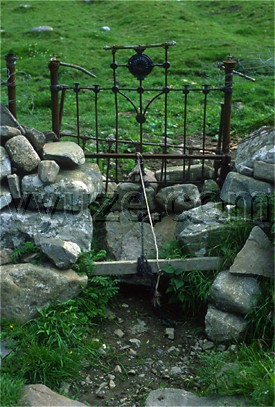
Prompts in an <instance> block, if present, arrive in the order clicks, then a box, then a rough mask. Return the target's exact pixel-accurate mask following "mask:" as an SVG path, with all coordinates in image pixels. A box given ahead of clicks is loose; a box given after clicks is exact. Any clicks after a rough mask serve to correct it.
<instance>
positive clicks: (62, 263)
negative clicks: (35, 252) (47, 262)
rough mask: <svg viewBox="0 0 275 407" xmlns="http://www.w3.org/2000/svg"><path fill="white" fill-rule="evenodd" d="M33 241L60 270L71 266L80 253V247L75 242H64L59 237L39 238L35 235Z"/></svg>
mask: <svg viewBox="0 0 275 407" xmlns="http://www.w3.org/2000/svg"><path fill="white" fill-rule="evenodd" d="M35 243H36V244H37V245H38V246H39V247H40V249H41V250H42V252H43V253H44V254H45V255H46V256H47V257H48V258H49V259H51V260H52V261H53V262H54V264H55V265H56V267H58V268H59V269H62V270H66V269H69V268H70V267H72V266H73V265H74V263H75V262H76V261H77V259H78V257H79V256H80V253H81V249H80V247H79V246H78V245H77V244H76V243H73V242H68V241H67V242H66V241H64V240H61V239H59V238H55V239H53V238H42V239H41V238H39V236H38V237H35Z"/></svg>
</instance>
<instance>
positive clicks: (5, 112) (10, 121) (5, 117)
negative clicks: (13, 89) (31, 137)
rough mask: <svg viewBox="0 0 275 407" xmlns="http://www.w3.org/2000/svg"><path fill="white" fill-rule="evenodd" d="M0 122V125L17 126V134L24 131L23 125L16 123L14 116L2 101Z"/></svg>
mask: <svg viewBox="0 0 275 407" xmlns="http://www.w3.org/2000/svg"><path fill="white" fill-rule="evenodd" d="M0 124H1V126H9V127H15V128H17V129H18V130H19V134H23V135H24V133H25V131H24V129H23V127H22V126H21V125H20V124H19V123H18V121H17V120H16V118H15V117H14V116H13V114H12V113H11V112H10V111H9V109H8V108H7V107H6V106H5V105H4V104H3V103H1V114H0Z"/></svg>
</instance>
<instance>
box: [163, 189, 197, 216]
mask: <svg viewBox="0 0 275 407" xmlns="http://www.w3.org/2000/svg"><path fill="white" fill-rule="evenodd" d="M156 201H157V202H158V204H159V205H160V206H161V208H162V209H163V210H165V212H167V213H181V212H182V211H184V210H188V209H191V208H195V207H196V206H199V205H200V202H201V201H200V193H199V190H198V188H197V186H196V185H192V184H186V185H173V186H170V187H166V188H162V189H161V190H160V191H159V192H158V193H157V195H156Z"/></svg>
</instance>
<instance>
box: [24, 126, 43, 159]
mask: <svg viewBox="0 0 275 407" xmlns="http://www.w3.org/2000/svg"><path fill="white" fill-rule="evenodd" d="M24 130H25V134H24V135H25V137H27V139H28V140H29V142H30V143H31V145H32V146H33V148H34V149H35V150H36V151H37V152H39V153H40V152H41V151H42V149H43V146H44V144H45V143H46V141H47V140H46V136H45V134H44V133H42V131H39V130H36V129H34V128H31V129H29V128H28V127H24Z"/></svg>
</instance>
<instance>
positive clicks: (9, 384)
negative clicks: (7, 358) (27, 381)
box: [0, 373, 24, 407]
mask: <svg viewBox="0 0 275 407" xmlns="http://www.w3.org/2000/svg"><path fill="white" fill-rule="evenodd" d="M23 386H24V381H23V380H21V379H14V378H13V377H12V376H10V375H9V374H7V373H3V374H1V376H0V404H1V406H2V407H13V406H16V405H18V400H19V398H20V396H21V392H22V388H23Z"/></svg>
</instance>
